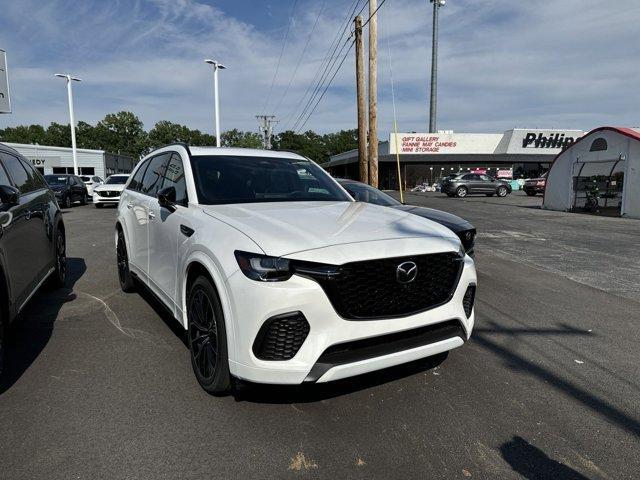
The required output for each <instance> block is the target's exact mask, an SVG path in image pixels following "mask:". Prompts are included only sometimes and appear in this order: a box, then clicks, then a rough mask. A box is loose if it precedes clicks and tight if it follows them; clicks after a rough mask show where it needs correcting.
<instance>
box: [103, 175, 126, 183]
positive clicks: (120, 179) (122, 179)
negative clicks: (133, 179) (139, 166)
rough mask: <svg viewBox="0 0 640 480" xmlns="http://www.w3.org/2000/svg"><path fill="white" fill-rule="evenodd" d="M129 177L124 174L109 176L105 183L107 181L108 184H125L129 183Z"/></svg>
mask: <svg viewBox="0 0 640 480" xmlns="http://www.w3.org/2000/svg"><path fill="white" fill-rule="evenodd" d="M128 178H129V177H125V176H122V175H119V176H117V177H109V178H107V180H106V181H105V182H104V183H106V184H108V185H113V184H117V185H123V184H125V183H127V179H128Z"/></svg>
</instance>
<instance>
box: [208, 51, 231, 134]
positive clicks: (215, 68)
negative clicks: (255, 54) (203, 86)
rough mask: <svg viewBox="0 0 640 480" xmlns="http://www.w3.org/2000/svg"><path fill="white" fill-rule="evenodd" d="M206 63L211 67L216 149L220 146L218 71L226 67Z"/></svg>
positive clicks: (209, 62) (214, 62)
mask: <svg viewBox="0 0 640 480" xmlns="http://www.w3.org/2000/svg"><path fill="white" fill-rule="evenodd" d="M205 62H206V63H208V64H209V65H213V109H214V116H215V121H216V147H219V146H220V103H219V100H218V70H225V69H226V68H227V67H225V66H224V65H222V64H221V63H219V62H217V61H215V60H211V59H206V60H205Z"/></svg>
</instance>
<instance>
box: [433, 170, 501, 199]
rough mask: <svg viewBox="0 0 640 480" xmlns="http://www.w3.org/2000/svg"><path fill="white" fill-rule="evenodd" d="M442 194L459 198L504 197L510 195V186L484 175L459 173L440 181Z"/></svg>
mask: <svg viewBox="0 0 640 480" xmlns="http://www.w3.org/2000/svg"><path fill="white" fill-rule="evenodd" d="M442 193H446V194H447V195H449V196H450V197H460V198H462V197H466V196H467V195H469V194H471V193H484V194H485V195H486V196H488V197H492V196H493V195H497V196H498V197H506V196H507V195H508V194H509V193H511V185H509V182H506V181H504V180H496V179H495V178H493V177H490V176H489V175H486V174H484V173H459V174H457V175H453V176H450V177H446V178H444V179H443V180H442Z"/></svg>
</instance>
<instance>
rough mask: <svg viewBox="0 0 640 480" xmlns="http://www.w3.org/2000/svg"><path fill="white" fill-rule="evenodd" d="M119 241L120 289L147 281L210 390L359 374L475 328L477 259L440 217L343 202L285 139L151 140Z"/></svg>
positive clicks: (441, 346) (132, 184) (124, 209)
mask: <svg viewBox="0 0 640 480" xmlns="http://www.w3.org/2000/svg"><path fill="white" fill-rule="evenodd" d="M115 240H116V252H117V266H118V277H119V280H120V286H121V288H122V289H123V290H124V291H132V290H134V289H135V287H136V286H138V285H145V286H146V287H148V289H150V290H151V291H152V292H153V293H154V294H155V295H156V296H157V297H158V298H159V299H160V301H161V302H162V303H164V305H166V307H167V308H168V309H169V311H170V312H172V313H173V315H174V316H175V318H176V319H177V320H178V321H179V323H180V324H181V325H182V327H183V328H185V330H186V331H187V339H188V344H189V349H190V355H191V363H192V366H193V371H194V373H195V377H196V379H197V380H198V382H199V383H200V385H201V386H202V388H204V389H205V390H206V391H208V392H210V393H216V394H217V393H223V392H226V391H227V390H228V389H229V388H230V386H231V384H232V377H238V378H242V379H245V380H249V381H253V382H262V383H276V384H300V383H303V382H328V381H331V380H337V379H340V378H346V377H350V376H353V375H359V374H362V373H366V372H370V371H374V370H378V369H381V368H386V367H390V366H392V365H398V364H401V363H404V362H408V361H411V360H415V359H418V358H423V357H427V356H430V355H434V354H437V353H441V352H445V351H448V350H451V349H453V348H456V347H458V346H460V345H462V344H463V343H464V342H465V340H467V339H468V338H469V336H470V334H471V330H472V328H473V322H474V313H473V299H474V295H475V288H476V287H475V286H476V283H477V278H476V271H475V266H474V263H473V259H471V258H470V257H469V256H468V255H465V253H464V250H463V248H462V245H461V243H460V240H459V239H458V237H457V236H456V235H454V234H453V233H452V232H451V230H449V229H448V228H445V227H443V226H442V225H439V224H437V223H435V222H432V221H429V220H426V219H424V218H421V217H419V216H417V215H407V214H406V213H405V212H401V211H398V210H394V209H391V208H386V207H381V206H379V205H371V204H367V203H362V202H354V201H353V199H352V198H351V197H350V196H349V195H348V194H347V192H346V191H345V190H344V189H343V188H342V187H340V185H339V184H338V183H337V182H336V181H335V180H333V179H332V178H331V177H330V176H329V175H328V174H327V173H326V172H325V171H324V170H323V169H322V168H320V167H319V166H318V165H316V164H315V163H314V162H312V161H311V160H308V159H306V158H304V157H301V156H299V155H297V154H294V153H287V152H275V151H270V150H253V149H234V148H208V147H192V148H191V149H189V148H188V147H186V146H183V145H175V146H169V147H164V148H162V149H159V150H156V151H155V152H152V153H151V154H150V155H149V156H147V157H146V158H145V159H143V161H141V162H140V163H139V165H138V166H137V167H136V169H135V170H134V172H133V174H132V177H131V179H130V180H129V182H128V183H127V186H126V187H125V190H124V191H123V193H122V197H121V201H120V204H119V206H118V214H117V221H116V229H115ZM136 279H137V280H138V281H137V282H136V281H135V280H136Z"/></svg>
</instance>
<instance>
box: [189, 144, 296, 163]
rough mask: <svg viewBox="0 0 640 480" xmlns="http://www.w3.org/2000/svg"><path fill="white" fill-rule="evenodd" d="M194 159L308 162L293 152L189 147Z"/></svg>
mask: <svg viewBox="0 0 640 480" xmlns="http://www.w3.org/2000/svg"><path fill="white" fill-rule="evenodd" d="M189 151H190V152H191V156H192V157H200V156H205V155H206V156H222V155H228V156H233V157H264V158H274V157H275V158H290V159H295V160H306V159H305V158H304V157H303V156H301V155H298V154H297V153H293V152H283V151H279V150H261V149H258V148H229V147H189Z"/></svg>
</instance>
